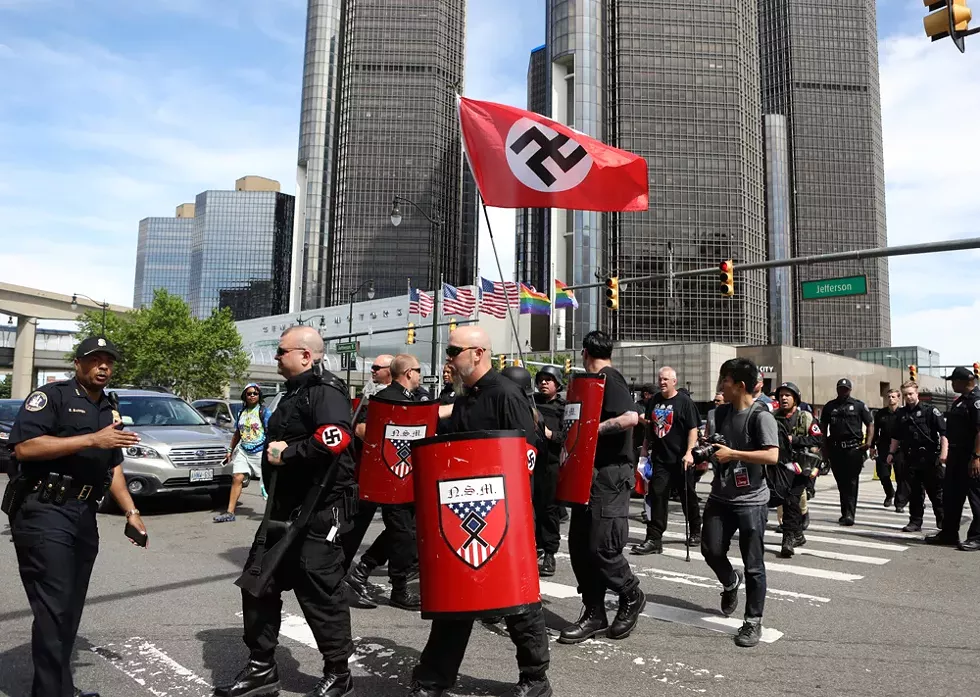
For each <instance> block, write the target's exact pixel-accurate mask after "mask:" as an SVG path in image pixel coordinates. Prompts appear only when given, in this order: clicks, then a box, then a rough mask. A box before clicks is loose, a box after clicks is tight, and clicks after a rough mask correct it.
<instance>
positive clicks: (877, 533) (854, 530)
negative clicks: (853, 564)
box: [769, 518, 924, 541]
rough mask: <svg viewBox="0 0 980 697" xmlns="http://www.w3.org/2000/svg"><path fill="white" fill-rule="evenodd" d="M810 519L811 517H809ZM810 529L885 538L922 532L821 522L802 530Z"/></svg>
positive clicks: (911, 537) (909, 536) (909, 537)
mask: <svg viewBox="0 0 980 697" xmlns="http://www.w3.org/2000/svg"><path fill="white" fill-rule="evenodd" d="M811 520H812V518H811ZM769 526H770V527H773V528H775V527H776V524H775V522H771V523H769ZM810 530H822V531H824V532H839V533H843V534H846V535H857V536H862V537H881V538H887V539H896V540H920V541H921V540H922V536H923V534H924V533H920V532H902V531H901V530H895V531H893V532H886V531H884V530H868V529H866V528H863V527H861V526H860V525H855V526H853V527H849V528H846V527H844V526H843V525H837V524H836V523H835V524H834V525H825V524H823V523H813V522H811V523H810V527H809V528H808V529H807V531H806V532H804V533H803V534H804V535H807V534H809V531H810Z"/></svg>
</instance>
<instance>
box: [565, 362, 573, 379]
mask: <svg viewBox="0 0 980 697" xmlns="http://www.w3.org/2000/svg"><path fill="white" fill-rule="evenodd" d="M571 372H572V359H571V358H566V359H565V375H568V374H569V373H571Z"/></svg>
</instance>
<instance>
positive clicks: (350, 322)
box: [347, 288, 360, 390]
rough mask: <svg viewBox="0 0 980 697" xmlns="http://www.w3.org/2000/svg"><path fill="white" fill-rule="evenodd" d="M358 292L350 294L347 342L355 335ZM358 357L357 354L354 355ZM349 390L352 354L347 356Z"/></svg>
mask: <svg viewBox="0 0 980 697" xmlns="http://www.w3.org/2000/svg"><path fill="white" fill-rule="evenodd" d="M358 290H360V288H358V289H357V290H353V291H351V294H350V310H349V312H348V315H347V341H350V340H351V339H352V338H353V337H352V336H351V335H352V334H353V333H354V296H355V295H357V291H358ZM354 355H355V356H356V355H357V354H356V353H355V354H354ZM347 389H348V390H349V389H350V353H348V354H347Z"/></svg>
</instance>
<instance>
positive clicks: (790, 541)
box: [779, 531, 796, 559]
mask: <svg viewBox="0 0 980 697" xmlns="http://www.w3.org/2000/svg"><path fill="white" fill-rule="evenodd" d="M795 544H796V535H795V534H793V533H791V532H785V531H784V532H783V546H782V549H780V550H779V556H781V557H782V558H783V559H789V558H790V557H792V556H793V554H795V552H794V551H793V546H794V545H795Z"/></svg>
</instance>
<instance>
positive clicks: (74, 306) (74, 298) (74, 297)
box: [71, 293, 109, 339]
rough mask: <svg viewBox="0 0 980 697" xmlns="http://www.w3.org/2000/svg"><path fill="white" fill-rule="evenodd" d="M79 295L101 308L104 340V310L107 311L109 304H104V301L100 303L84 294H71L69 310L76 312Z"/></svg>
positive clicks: (103, 336)
mask: <svg viewBox="0 0 980 697" xmlns="http://www.w3.org/2000/svg"><path fill="white" fill-rule="evenodd" d="M79 295H81V296H82V297H83V298H85V299H86V300H91V301H92V302H94V303H95V304H96V305H98V306H99V307H101V308H102V338H103V339H104V338H105V313H106V310H107V309H109V303H108V302H106V301H105V300H103V301H102V302H99V301H98V300H96V299H95V298H90V297H89V296H87V295H85V294H84V293H72V296H71V309H73V310H77V309H78V296H79Z"/></svg>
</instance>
